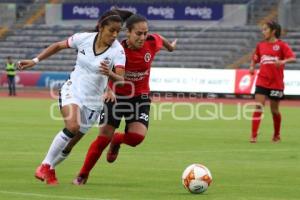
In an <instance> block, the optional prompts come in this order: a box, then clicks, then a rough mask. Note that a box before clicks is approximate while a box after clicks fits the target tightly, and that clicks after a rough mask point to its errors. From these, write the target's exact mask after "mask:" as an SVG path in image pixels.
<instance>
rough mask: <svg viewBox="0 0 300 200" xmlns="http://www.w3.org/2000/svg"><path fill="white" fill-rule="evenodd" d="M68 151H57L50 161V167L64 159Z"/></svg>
mask: <svg viewBox="0 0 300 200" xmlns="http://www.w3.org/2000/svg"><path fill="white" fill-rule="evenodd" d="M68 155H69V153H67V154H66V153H64V152H63V151H61V152H59V154H58V155H57V156H56V157H55V159H54V160H53V161H52V165H51V167H52V168H55V166H56V165H58V164H59V163H61V162H62V161H63V160H64V159H66V158H67V157H68Z"/></svg>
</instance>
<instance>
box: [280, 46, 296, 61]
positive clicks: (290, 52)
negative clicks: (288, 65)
mask: <svg viewBox="0 0 300 200" xmlns="http://www.w3.org/2000/svg"><path fill="white" fill-rule="evenodd" d="M283 56H284V59H287V58H296V56H295V53H294V52H293V50H292V49H291V47H290V46H289V45H288V44H287V43H283Z"/></svg>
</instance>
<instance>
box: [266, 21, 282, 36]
mask: <svg viewBox="0 0 300 200" xmlns="http://www.w3.org/2000/svg"><path fill="white" fill-rule="evenodd" d="M266 24H267V26H268V27H269V28H270V29H271V31H273V30H275V37H276V38H277V39H278V38H280V36H281V26H280V24H278V23H277V22H275V21H270V22H267V23H266Z"/></svg>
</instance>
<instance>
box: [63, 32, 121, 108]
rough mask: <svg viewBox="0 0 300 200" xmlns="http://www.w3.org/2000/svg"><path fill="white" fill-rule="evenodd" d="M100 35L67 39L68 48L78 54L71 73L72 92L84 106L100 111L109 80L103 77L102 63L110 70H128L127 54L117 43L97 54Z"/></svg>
mask: <svg viewBox="0 0 300 200" xmlns="http://www.w3.org/2000/svg"><path fill="white" fill-rule="evenodd" d="M97 36H98V33H97V32H92V33H76V34H74V35H73V36H71V37H70V38H69V39H68V45H69V47H71V48H76V49H77V50H78V54H77V60H76V65H75V69H74V71H73V72H72V73H71V76H70V80H71V89H72V91H73V93H74V96H75V97H76V98H77V99H79V100H80V103H81V105H84V106H86V107H87V108H89V109H92V110H96V111H100V110H101V109H102V107H103V100H102V96H103V93H104V91H105V89H106V87H107V82H108V77H107V76H105V75H102V74H101V73H100V63H101V62H105V63H106V64H108V65H109V67H110V69H112V68H113V66H115V67H124V66H125V61H126V58H125V53H124V49H123V47H122V45H121V44H120V43H119V41H118V40H115V41H114V42H113V44H112V45H111V46H110V47H108V48H107V50H105V51H104V52H102V53H101V54H96V52H95V44H96V40H97Z"/></svg>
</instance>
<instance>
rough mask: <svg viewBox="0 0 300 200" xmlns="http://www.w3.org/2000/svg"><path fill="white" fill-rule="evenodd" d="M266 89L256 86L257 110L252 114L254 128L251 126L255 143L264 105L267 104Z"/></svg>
mask: <svg viewBox="0 0 300 200" xmlns="http://www.w3.org/2000/svg"><path fill="white" fill-rule="evenodd" d="M265 93H266V91H264V89H261V88H256V94H255V102H256V106H255V111H254V112H253V115H252V128H251V138H250V142H252V143H255V142H256V140H257V133H258V129H259V125H260V122H261V116H262V114H263V107H264V105H265V101H266V94H265Z"/></svg>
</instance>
